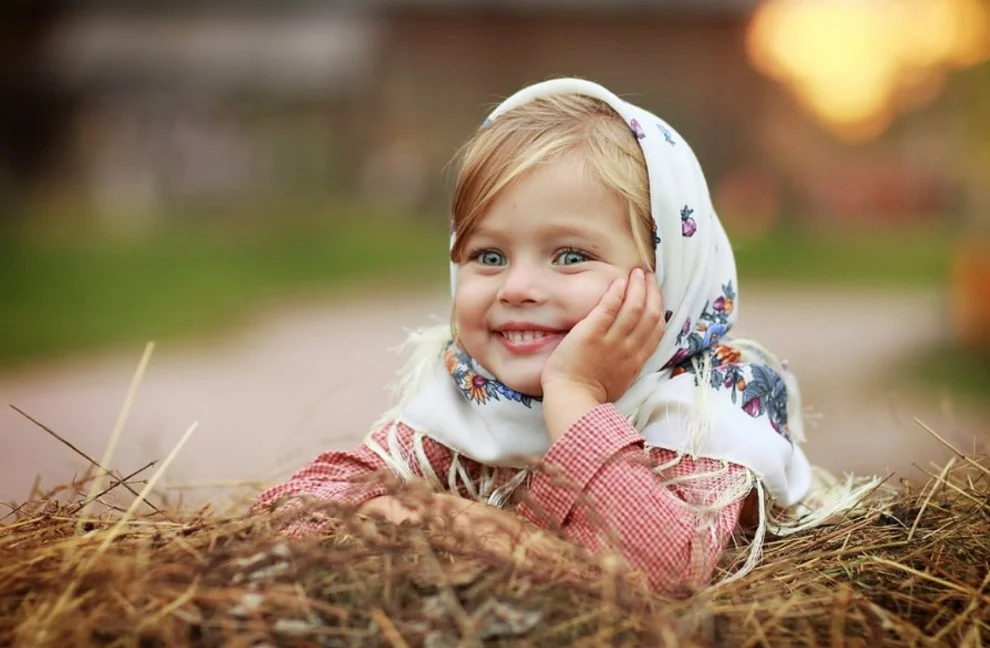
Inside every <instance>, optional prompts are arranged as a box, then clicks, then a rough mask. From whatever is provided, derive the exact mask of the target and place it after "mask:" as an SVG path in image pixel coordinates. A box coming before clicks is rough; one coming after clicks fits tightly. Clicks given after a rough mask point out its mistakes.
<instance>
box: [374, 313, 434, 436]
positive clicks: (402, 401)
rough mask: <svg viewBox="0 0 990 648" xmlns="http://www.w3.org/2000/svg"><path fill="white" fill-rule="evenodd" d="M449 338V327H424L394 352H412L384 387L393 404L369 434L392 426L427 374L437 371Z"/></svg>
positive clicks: (411, 335) (412, 334)
mask: <svg viewBox="0 0 990 648" xmlns="http://www.w3.org/2000/svg"><path fill="white" fill-rule="evenodd" d="M450 337H451V336H450V325H449V324H437V325H435V326H424V327H421V328H418V329H413V330H410V331H409V334H408V336H407V337H406V339H405V341H403V342H402V344H400V345H399V346H397V347H396V348H395V349H394V350H395V351H396V352H397V353H405V352H406V351H407V350H408V349H410V348H411V349H412V352H411V353H410V355H409V359H408V360H407V361H406V363H405V365H403V366H402V368H401V369H400V370H399V371H398V372H396V374H395V378H394V379H393V381H392V382H391V383H389V384H388V385H387V386H386V389H387V390H388V391H390V392H391V393H392V397H393V403H394V404H393V405H392V406H391V407H389V408H388V409H386V411H385V412H384V413H383V414H382V415H381V416H380V417H379V418H378V420H377V421H375V423H374V424H373V425H372V427H371V432H372V433H373V432H374V431H375V430H379V429H381V428H383V427H385V426H386V425H392V424H393V423H394V422H395V421H396V420H397V419H398V418H399V412H400V411H401V410H402V408H403V407H404V406H405V405H406V404H407V403H408V402H409V400H410V399H411V398H412V397H413V396H415V395H416V394H417V393H419V391H420V389H422V387H423V385H424V384H425V383H426V380H427V379H428V378H429V377H430V374H431V373H432V372H433V371H435V370H436V367H437V362H438V360H439V358H440V356H441V354H442V353H443V348H444V346H445V345H446V344H447V343H448V342H449V341H450ZM369 434H370V433H369Z"/></svg>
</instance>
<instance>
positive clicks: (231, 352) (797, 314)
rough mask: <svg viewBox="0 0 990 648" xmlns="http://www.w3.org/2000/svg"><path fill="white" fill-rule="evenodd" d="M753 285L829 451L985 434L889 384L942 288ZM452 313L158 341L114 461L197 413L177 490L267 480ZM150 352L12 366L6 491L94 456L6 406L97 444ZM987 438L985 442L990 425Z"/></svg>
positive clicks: (865, 459)
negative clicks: (409, 336) (409, 337)
mask: <svg viewBox="0 0 990 648" xmlns="http://www.w3.org/2000/svg"><path fill="white" fill-rule="evenodd" d="M743 299H744V301H743V303H742V309H743V310H742V314H741V322H742V324H741V325H740V326H739V327H738V331H737V333H738V334H739V335H744V336H749V337H753V338H756V339H758V340H760V341H761V342H763V343H764V344H766V345H767V346H768V347H770V348H772V349H773V350H774V351H776V352H777V353H779V354H780V355H781V356H782V357H785V358H787V359H788V360H789V361H790V362H791V364H792V366H793V367H794V369H795V371H796V372H797V373H798V376H799V377H800V378H801V381H802V385H803V393H804V400H805V405H806V406H809V407H811V408H813V410H814V411H815V412H816V413H817V414H819V415H820V416H821V418H820V420H817V421H816V422H812V423H811V424H810V425H809V426H808V428H809V429H808V436H809V437H810V438H809V442H808V446H807V448H808V452H809V455H810V456H811V458H812V461H814V462H815V463H819V464H821V465H823V466H825V467H827V468H829V469H831V470H835V471H840V472H842V471H856V472H864V473H865V472H885V471H886V470H887V469H895V470H897V471H898V473H899V474H903V475H905V476H907V475H909V474H913V476H915V477H919V476H922V475H921V473H919V472H918V471H917V470H912V469H911V464H912V463H918V464H920V465H923V466H928V465H929V463H930V462H931V461H937V462H943V461H944V460H945V459H946V458H947V457H948V456H949V451H948V450H946V449H945V448H944V447H943V446H942V445H941V444H939V443H938V442H937V441H936V440H935V439H933V438H932V437H930V436H929V435H928V434H927V433H926V432H925V431H924V430H922V429H921V428H920V427H918V426H917V425H916V424H914V422H913V418H914V417H918V418H921V419H922V420H924V421H925V422H926V423H928V424H929V425H931V426H932V427H933V428H935V429H936V430H937V431H939V433H940V434H942V435H943V436H945V437H948V438H950V439H952V440H953V441H954V442H956V443H958V444H960V446H961V447H963V448H964V449H971V448H972V447H973V444H974V437H975V435H977V434H980V435H985V434H986V431H987V426H986V425H985V424H983V423H982V422H981V421H980V418H979V416H978V413H977V412H974V411H972V410H969V411H967V410H959V411H952V409H951V408H947V407H944V406H941V405H940V403H939V399H938V398H937V396H935V395H933V396H932V397H931V398H928V399H919V398H918V397H917V396H916V395H912V396H907V395H904V394H900V393H898V391H897V390H896V389H895V388H894V387H892V386H891V385H892V384H893V383H892V382H891V381H890V380H889V373H890V366H891V363H892V362H893V361H896V360H897V359H898V358H899V357H901V356H903V355H904V354H905V353H907V352H909V351H911V350H912V349H916V348H922V347H925V346H927V345H930V344H931V343H933V342H935V341H938V340H939V339H940V338H941V337H942V336H943V331H942V319H941V317H940V313H941V311H942V303H941V298H940V297H939V296H938V295H936V294H884V293H879V292H877V293H848V292H839V291H808V290H802V291H800V292H797V291H789V290H787V291H785V290H770V289H751V290H750V291H749V292H746V293H744V294H743ZM446 312H447V306H446V298H445V295H444V294H442V293H439V292H425V293H421V294H408V295H405V296H404V297H401V298H395V297H390V298H387V299H386V298H384V297H378V298H375V299H365V300H351V301H345V302H340V303H335V304H331V305H303V306H300V305H287V306H283V307H282V308H279V309H278V310H273V311H272V312H270V313H269V314H268V315H265V316H262V317H261V318H259V320H258V321H256V322H255V323H254V324H253V325H252V326H251V327H250V328H248V329H246V330H245V331H244V332H242V333H240V334H238V335H236V336H228V337H226V338H224V339H223V340H219V341H217V340H212V341H201V342H199V343H197V344H196V345H188V344H185V345H177V344H172V343H166V344H159V345H158V347H157V349H156V352H155V355H154V356H153V357H152V360H151V364H150V367H149V369H148V372H147V374H146V376H145V378H144V381H143V383H142V385H141V388H140V390H139V392H138V395H137V399H136V402H135V403H134V408H133V410H132V413H131V416H130V420H129V422H128V424H127V427H126V428H125V430H124V434H123V437H122V439H121V441H120V444H119V446H118V449H117V452H116V455H115V458H114V459H113V461H112V465H113V467H115V468H117V469H119V470H120V471H122V472H124V473H128V472H130V471H133V470H136V469H137V468H139V467H140V466H142V465H144V464H145V463H147V462H149V461H151V460H154V459H158V460H161V459H163V458H164V457H165V456H167V455H168V453H169V451H170V450H171V449H172V447H173V446H174V445H175V443H176V442H177V441H178V439H179V437H180V436H181V435H182V433H183V432H184V431H185V430H186V428H187V427H188V426H189V425H190V424H191V423H192V422H193V421H199V423H200V425H199V428H198V430H197V432H196V434H195V435H194V436H193V438H192V439H191V440H190V441H189V443H188V444H187V445H186V447H185V448H184V449H183V450H182V453H181V454H180V455H179V456H178V457H177V458H176V459H175V462H174V463H173V464H172V467H171V468H170V470H169V473H168V475H167V476H166V477H165V479H164V483H165V484H166V485H167V486H168V487H169V488H170V491H169V492H170V493H173V494H174V495H178V494H179V493H181V494H182V496H183V497H184V498H185V500H186V501H187V502H193V501H202V500H204V499H207V498H212V499H224V500H225V499H227V498H228V497H235V496H238V495H240V496H246V495H250V494H251V493H253V492H255V491H256V490H257V486H250V485H243V484H242V485H241V486H240V487H238V488H232V489H231V488H226V487H225V486H224V485H225V484H226V483H229V482H268V481H271V480H274V479H276V478H279V477H283V476H285V475H286V474H287V473H289V472H291V471H292V470H294V469H296V468H298V467H299V466H301V465H302V464H303V463H304V462H306V461H307V460H309V459H310V458H312V457H313V456H315V455H316V454H317V453H319V452H320V451H322V450H326V449H336V448H346V447H350V446H353V445H355V444H357V443H358V442H359V441H360V440H361V438H362V437H363V436H364V434H365V433H366V431H367V429H368V427H369V425H370V424H371V423H372V422H373V421H374V420H375V419H376V418H377V416H378V415H379V414H380V413H381V411H382V410H383V408H384V407H385V406H386V404H387V401H388V396H389V395H388V392H387V391H386V390H385V389H384V385H385V384H386V383H387V382H388V380H389V379H390V378H391V376H392V374H393V372H394V371H395V369H396V368H397V367H398V366H399V365H400V363H401V357H400V356H399V355H398V354H397V353H396V352H395V351H394V350H391V349H393V348H394V347H395V346H396V345H398V344H399V343H400V342H402V340H403V339H404V336H405V333H404V327H409V326H414V325H417V324H418V323H427V322H428V321H429V317H430V316H431V315H434V316H438V317H440V318H445V316H446ZM141 352H142V349H141V348H134V349H129V350H127V351H126V352H124V353H116V354H110V355H106V356H100V357H97V358H89V359H83V360H78V361H72V362H62V363H55V364H48V365H38V366H36V367H33V368H30V369H28V370H25V371H21V372H18V373H15V374H6V375H3V374H0V403H2V406H3V407H2V409H0V501H11V500H17V501H19V500H22V499H24V497H26V495H27V493H28V491H29V489H30V487H31V484H32V483H33V482H34V479H35V477H36V475H39V474H40V475H42V477H43V480H42V486H43V487H51V486H54V485H57V484H61V483H66V482H68V481H70V480H71V479H72V477H73V474H74V473H76V472H81V471H82V470H83V468H84V467H85V462H83V461H82V460H80V459H79V458H78V457H77V456H75V455H74V454H73V453H72V452H71V451H70V450H69V449H68V448H65V447H64V446H62V445H61V444H60V443H58V442H57V441H56V440H55V439H53V438H51V437H50V436H48V435H47V434H45V433H44V432H43V431H41V430H40V429H38V428H37V427H36V426H35V425H33V424H32V423H30V422H29V421H27V420H25V419H24V418H22V417H21V416H20V415H18V414H17V413H16V412H14V411H13V410H12V409H10V408H9V407H8V404H14V405H17V406H18V407H19V408H21V409H23V410H25V411H27V412H28V413H29V414H31V415H32V416H34V417H36V418H37V419H38V420H40V421H41V422H42V423H44V424H46V425H48V426H49V427H51V428H53V429H54V430H56V431H57V432H59V433H60V434H61V435H62V436H63V437H65V438H67V439H69V440H70V441H72V442H73V443H74V444H76V445H77V446H78V447H80V448H81V449H83V450H85V451H86V452H88V453H89V454H90V455H91V456H93V457H95V458H99V457H100V456H101V455H102V454H103V451H104V448H105V446H106V444H107V441H108V439H109V435H110V431H111V430H112V429H113V425H114V422H115V420H116V417H117V414H118V411H119V409H120V407H121V404H122V403H123V400H124V397H125V395H126V392H127V388H128V385H129V383H130V380H131V376H132V374H133V373H134V370H135V367H136V366H137V363H138V360H139V358H140V355H141ZM979 443H981V444H983V445H982V446H980V447H982V448H983V449H984V451H985V449H986V447H987V446H986V437H985V436H982V437H980V441H979ZM180 486H181V487H182V488H177V487H180ZM190 486H195V488H189V487H190ZM3 513H4V510H3V509H2V508H0V517H2V515H3Z"/></svg>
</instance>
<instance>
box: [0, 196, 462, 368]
mask: <svg viewBox="0 0 990 648" xmlns="http://www.w3.org/2000/svg"><path fill="white" fill-rule="evenodd" d="M445 241H446V232H445V230H444V229H443V228H440V227H438V226H436V225H435V224H433V223H425V222H424V221H421V220H415V219H408V218H406V219H398V218H394V217H392V216H390V215H387V214H385V215H383V214H367V213H366V214H364V215H363V216H361V215H358V214H355V213H341V212H339V211H335V212H333V213H329V214H326V213H325V214H323V215H322V217H319V216H316V217H311V218H305V219H300V218H295V217H292V216H290V215H286V214H283V215H281V216H280V217H279V218H276V219H269V220H266V221H248V222H245V223H237V224H236V225H232V224H231V223H230V222H225V223H221V222H212V223H211V222H190V221H188V219H183V222H182V223H173V224H171V225H167V226H162V227H157V228H155V229H154V231H146V232H142V233H140V235H137V236H131V237H121V236H100V235H96V236H94V235H93V234H92V233H89V234H87V235H83V234H80V233H73V232H71V231H59V232H54V233H53V232H47V233H44V234H38V233H37V232H33V233H31V234H29V235H24V234H21V235H18V236H12V235H10V234H9V233H7V235H5V236H2V237H0V258H2V259H3V266H4V272H3V275H2V278H0V313H2V314H3V316H2V317H0V363H3V364H7V365H10V364H15V363H20V362H24V361H28V360H32V359H37V358H42V357H49V356H58V355H62V354H67V353H72V352H77V351H82V350H90V349H96V348H103V347H108V346H110V345H116V344H127V343H141V342H144V341H146V340H148V339H156V340H161V339H165V338H173V337H177V336H188V335H192V334H204V333H209V332H213V331H216V330H218V329H219V328H220V327H223V326H229V325H232V324H235V323H237V322H238V321H240V320H242V319H243V318H244V316H245V315H247V314H249V312H250V310H251V309H252V308H255V307H258V306H259V305H262V304H263V303H264V302H266V301H267V300H270V299H273V298H282V297H286V296H290V297H291V296H292V295H304V296H307V297H316V296H320V295H321V294H322V295H324V296H325V294H326V293H327V292H332V291H333V290H335V289H339V288H341V287H343V286H345V285H348V284H350V283H353V282H355V281H362V282H367V284H368V285H369V288H374V289H376V290H380V291H381V292H387V291H388V290H401V289H403V287H405V286H409V285H417V284H420V283H422V282H424V281H440V280H442V278H443V277H444V276H446V268H445V266H444V264H443V261H442V260H443V255H444V254H445V253H446V243H445Z"/></svg>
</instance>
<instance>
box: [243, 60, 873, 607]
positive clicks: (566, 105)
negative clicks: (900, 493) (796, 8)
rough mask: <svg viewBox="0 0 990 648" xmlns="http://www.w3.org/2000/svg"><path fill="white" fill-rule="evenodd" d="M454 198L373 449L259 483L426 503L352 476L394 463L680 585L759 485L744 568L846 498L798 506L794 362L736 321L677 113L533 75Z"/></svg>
mask: <svg viewBox="0 0 990 648" xmlns="http://www.w3.org/2000/svg"><path fill="white" fill-rule="evenodd" d="M452 212H453V214H452V217H453V223H452V226H453V232H452V237H451V249H450V260H451V280H452V282H451V283H452V290H453V304H452V316H451V322H450V324H449V325H443V326H441V327H436V328H433V329H427V330H421V331H419V332H417V333H416V334H414V336H413V338H412V342H413V344H414V351H413V353H412V357H411V360H410V363H409V365H408V366H407V367H406V368H405V369H404V370H403V372H402V374H401V375H400V378H401V380H402V383H401V385H400V388H401V392H400V393H401V399H400V401H399V404H398V405H397V406H396V407H395V408H394V409H393V410H391V411H390V412H388V413H386V415H385V416H384V417H383V419H382V420H381V421H380V423H379V424H378V425H377V426H376V430H375V431H374V432H373V433H372V434H371V435H370V436H369V437H368V438H367V440H366V442H365V443H364V444H363V445H362V446H361V447H360V448H359V449H357V450H354V451H352V452H330V453H325V454H322V455H320V456H319V457H317V458H316V459H315V460H314V461H313V462H312V463H310V464H309V465H308V466H306V467H305V468H303V469H302V470H301V471H300V472H298V473H297V474H296V475H295V476H293V477H292V478H291V479H290V480H289V481H288V482H287V483H285V484H282V485H279V486H275V487H273V488H270V489H269V490H267V491H266V492H264V493H263V494H262V495H261V496H260V498H259V501H258V502H259V505H267V506H270V505H272V504H273V503H275V502H280V503H281V502H283V501H285V500H286V499H293V498H294V497H295V496H311V497H315V498H318V499H320V500H325V501H333V502H342V503H343V502H346V503H349V504H353V505H358V506H360V508H359V510H360V511H361V512H364V513H370V514H376V515H383V516H386V517H389V518H391V519H393V520H396V521H401V520H403V519H407V518H409V517H412V516H414V515H415V514H414V512H412V511H410V510H409V509H407V508H405V507H404V506H403V505H402V504H401V503H399V501H398V500H396V499H395V498H393V497H391V496H388V495H386V493H387V492H388V490H387V486H386V485H385V484H384V483H381V482H377V483H376V482H370V481H368V480H364V482H363V483H362V484H358V483H357V482H356V481H355V478H356V477H360V476H362V475H367V474H370V473H373V472H375V471H378V470H381V469H388V470H390V471H391V472H393V473H395V474H396V475H398V476H400V477H402V478H403V479H406V480H413V479H422V480H426V481H427V482H428V483H430V484H431V485H432V487H433V489H434V490H436V491H438V492H444V493H446V495H441V496H440V497H441V498H446V501H448V502H449V501H450V500H451V499H452V498H457V501H459V502H461V504H460V506H459V510H460V511H461V512H463V513H464V515H459V516H457V518H456V521H455V522H454V524H455V525H460V526H461V527H462V528H465V529H470V528H472V525H475V524H476V523H477V522H478V521H479V520H482V519H485V518H486V517H487V518H489V519H490V518H491V517H492V516H493V515H495V514H493V513H492V512H491V511H492V508H495V509H498V508H503V509H511V510H512V511H513V512H514V513H515V515H516V516H518V518H521V519H522V520H526V521H528V522H530V523H532V524H534V525H536V526H537V527H539V528H541V529H556V530H559V531H561V532H562V533H563V534H564V536H565V537H566V538H568V539H569V540H571V541H573V542H574V543H577V544H579V545H583V546H584V547H586V548H587V549H589V550H591V551H596V552H597V551H604V550H611V549H618V551H620V552H621V554H622V556H624V558H625V560H626V561H627V562H628V564H629V565H630V566H631V567H633V568H634V569H637V570H640V571H641V572H642V573H643V574H644V575H645V576H646V577H647V578H648V580H649V582H650V583H651V585H652V586H653V587H654V588H656V589H657V590H660V591H662V592H675V591H680V590H681V588H683V587H684V586H686V585H687V586H697V585H700V584H702V583H704V582H706V581H707V580H708V579H709V578H710V577H711V574H712V572H713V570H714V568H715V565H716V563H717V561H718V558H719V556H720V555H721V553H722V551H723V549H724V548H725V546H726V543H727V542H728V540H729V538H730V536H731V535H732V533H733V531H734V530H735V529H736V528H737V527H738V526H739V525H740V524H741V523H743V524H748V523H749V522H750V520H747V519H744V518H746V517H750V515H749V514H747V515H746V516H743V510H744V503H746V502H747V497H748V496H749V495H750V494H751V493H752V494H753V495H754V497H753V498H752V499H750V500H749V501H750V502H752V503H755V505H756V507H755V510H754V511H753V513H752V515H753V516H755V523H756V526H757V532H756V537H755V539H754V551H753V552H752V553H751V559H750V561H749V563H748V565H747V567H746V568H748V567H749V566H752V564H753V562H754V561H755V560H756V557H757V556H758V552H759V547H760V543H761V541H762V538H763V533H764V530H765V529H766V527H767V525H768V523H769V524H771V525H772V529H773V531H774V532H776V533H782V532H786V531H788V530H793V529H797V528H801V527H803V526H807V525H808V524H814V523H817V522H820V521H821V520H822V519H824V518H825V517H827V516H828V515H829V514H830V513H832V512H834V511H836V510H838V509H839V508H841V506H835V505H833V506H828V507H822V506H818V507H817V511H816V514H814V515H812V516H811V517H810V518H809V517H807V516H805V517H804V519H801V520H797V518H796V515H795V514H796V513H801V512H803V511H802V510H800V509H799V508H798V507H797V505H799V504H802V503H803V502H802V500H807V498H808V495H809V492H810V490H811V487H812V470H811V467H810V466H809V463H808V460H807V459H806V458H805V455H804V453H803V452H802V450H801V448H800V447H799V446H798V442H800V441H802V428H801V422H800V413H801V412H800V405H799V401H798V393H797V388H796V383H795V382H794V380H793V378H792V376H791V375H790V374H789V372H787V371H786V369H785V368H784V367H783V366H782V365H781V364H780V363H779V362H778V361H777V360H776V359H775V358H774V357H773V356H772V355H771V354H769V353H768V352H766V351H764V350H763V349H762V348H760V347H758V346H757V345H755V344H753V343H744V342H741V341H734V340H731V339H728V338H726V334H727V333H728V332H729V330H730V329H731V327H732V325H733V323H734V322H735V320H736V317H737V316H738V312H739V308H738V300H739V296H738V288H737V283H736V270H735V262H734V259H733V255H732V249H731V247H730V245H729V241H728V239H727V238H726V235H725V232H724V231H723V229H722V226H721V224H720V222H719V220H718V217H717V216H716V215H715V211H714V209H713V207H712V203H711V198H710V197H709V193H708V189H707V186H706V184H705V180H704V177H703V175H702V171H701V168H700V166H699V164H698V161H697V159H696V158H695V156H694V154H693V152H692V151H691V149H690V147H689V146H688V144H687V143H686V142H685V141H684V139H683V138H681V137H680V135H679V134H678V133H677V132H676V131H675V130H674V129H673V128H671V127H670V126H669V125H668V124H667V123H666V122H664V121H663V120H661V119H659V118H657V117H656V116H655V115H652V114H651V113H649V112H647V111H645V110H642V109H641V108H638V107H636V106H634V105H632V104H630V103H627V102H626V101H624V100H622V99H620V98H619V97H617V96H616V95H614V94H612V93H611V92H609V91H608V90H606V89H605V88H603V87H601V86H599V85H596V84H594V83H591V82H588V81H583V80H578V79H558V80H553V81H548V82H544V83H539V84H536V85H533V86H530V87H528V88H525V89H523V90H522V91H520V92H518V93H517V94H515V95H513V96H512V97H510V98H509V99H507V100H506V101H505V102H503V103H502V104H501V105H500V106H498V107H497V108H496V109H495V111H494V112H493V113H492V114H491V115H490V116H489V118H488V119H486V120H485V122H484V124H483V125H482V127H481V128H480V129H479V130H478V132H477V133H476V134H475V135H474V136H473V138H472V139H471V140H470V141H469V142H468V143H467V145H466V147H465V148H464V151H463V159H462V163H461V167H460V171H459V174H458V177H457V183H456V188H455V193H454V200H453V209H452ZM534 458H535V459H538V460H539V461H540V462H541V465H542V466H543V468H544V469H542V470H539V471H536V470H530V469H529V468H528V466H529V465H530V463H529V462H528V460H531V459H534ZM869 486H871V484H870V485H867V486H866V487H869ZM862 488H863V487H861V488H860V489H852V488H850V487H848V486H847V488H846V489H845V490H844V491H843V493H844V494H845V495H846V496H847V498H849V497H852V498H855V497H857V496H858V495H859V494H860V493H861V492H862ZM287 496H288V497H287ZM766 500H769V501H770V502H771V503H772V504H773V505H774V508H773V509H772V510H769V509H767V508H766V507H765V506H764V502H765V501H766ZM849 501H852V500H848V499H847V500H846V501H845V503H846V504H848V502H849ZM839 504H842V502H840V503H839ZM746 508H747V509H748V508H750V507H746ZM781 513H788V514H790V515H783V516H782V515H781ZM504 515H505V514H503V516H504ZM518 518H517V519H518ZM741 518H743V519H741ZM609 536H611V538H613V539H615V540H617V547H613V546H612V545H610V544H609V543H610V538H609ZM746 568H744V569H743V572H744V571H745V569H746ZM741 573H742V572H739V574H741ZM739 574H737V575H739Z"/></svg>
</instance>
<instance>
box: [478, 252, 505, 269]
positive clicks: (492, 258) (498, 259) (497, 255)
mask: <svg viewBox="0 0 990 648" xmlns="http://www.w3.org/2000/svg"><path fill="white" fill-rule="evenodd" d="M471 258H472V259H474V260H475V261H477V262H478V263H480V264H481V265H484V266H503V265H505V255H504V254H502V253H501V252H499V251H497V250H478V251H477V252H475V253H474V255H473V256H472V257H471Z"/></svg>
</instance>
